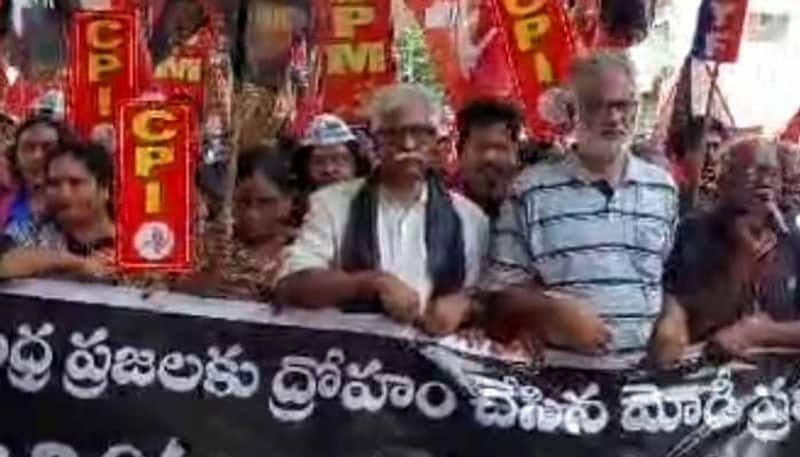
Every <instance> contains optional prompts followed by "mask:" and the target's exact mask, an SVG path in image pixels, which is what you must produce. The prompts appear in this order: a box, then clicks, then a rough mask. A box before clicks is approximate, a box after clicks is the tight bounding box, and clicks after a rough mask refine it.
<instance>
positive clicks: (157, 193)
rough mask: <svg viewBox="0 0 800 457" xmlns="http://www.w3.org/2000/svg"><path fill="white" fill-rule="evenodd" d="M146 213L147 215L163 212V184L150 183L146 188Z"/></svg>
mask: <svg viewBox="0 0 800 457" xmlns="http://www.w3.org/2000/svg"><path fill="white" fill-rule="evenodd" d="M144 195H145V198H144V211H145V213H147V214H154V213H160V212H161V183H160V182H158V181H150V182H148V183H147V184H146V185H145V186H144Z"/></svg>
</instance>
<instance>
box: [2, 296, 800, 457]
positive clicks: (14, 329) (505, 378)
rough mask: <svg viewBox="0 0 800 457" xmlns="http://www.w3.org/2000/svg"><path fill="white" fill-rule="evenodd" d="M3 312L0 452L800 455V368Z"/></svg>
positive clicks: (290, 328) (65, 311)
mask: <svg viewBox="0 0 800 457" xmlns="http://www.w3.org/2000/svg"><path fill="white" fill-rule="evenodd" d="M0 303H2V306H1V307H0V313H2V319H0V322H2V324H0V334H1V336H0V362H1V363H2V364H1V365H0V404H1V405H2V408H3V410H4V414H3V415H2V419H0V445H2V447H0V455H13V456H28V455H30V456H36V457H66V456H70V457H72V456H104V457H111V456H163V457H179V456H183V455H186V456H190V455H191V456H356V457H362V456H363V457H372V456H459V457H461V456H513V455H531V456H538V455H542V456H584V455H585V456H592V457H598V456H670V457H679V456H707V455H713V456H734V455H736V456H738V455H747V456H779V455H780V456H783V455H785V456H792V457H794V456H797V455H798V451H800V433H798V422H800V385H798V366H799V365H798V361H800V358H795V357H791V356H788V355H782V356H781V355H770V356H764V357H762V358H760V359H759V361H758V362H757V363H756V364H754V365H752V366H747V365H741V364H740V365H730V366H725V367H710V366H695V367H692V368H686V369H684V370H682V371H681V372H674V373H658V374H655V373H648V372H645V371H641V370H637V369H636V368H635V367H629V368H627V369H619V370H581V369H577V368H565V367H563V366H562V367H560V368H556V367H551V368H546V369H541V370H535V369H533V368H531V367H529V366H527V365H525V364H521V363H514V362H512V361H509V360H505V359H502V358H496V357H490V356H488V355H487V354H483V355H481V354H476V353H470V352H468V351H465V350H462V349H463V346H461V345H459V343H458V341H457V340H456V339H454V338H451V339H448V340H443V341H431V340H426V339H424V338H420V337H419V336H418V335H416V334H413V332H411V331H410V330H408V329H405V328H400V327H396V326H394V325H393V324H391V323H388V322H386V321H385V320H384V319H383V318H382V317H380V316H342V315H340V314H338V313H336V312H333V311H325V312H319V313H308V312H297V311H285V312H283V313H280V314H275V313H274V311H273V310H272V309H271V308H269V307H268V306H266V305H260V304H255V303H242V302H225V301H214V300H202V299H197V298H193V297H186V296H180V295H174V294H167V293H162V294H157V295H154V296H151V297H149V298H147V299H145V298H143V297H142V296H141V293H140V292H138V291H136V290H130V289H122V288H113V287H107V286H98V285H77V284H73V283H63V282H55V281H26V282H19V283H13V284H9V285H7V286H6V287H5V288H4V289H3V290H2V291H0ZM575 360H579V359H575ZM579 364H581V362H579ZM562 365H563V364H562Z"/></svg>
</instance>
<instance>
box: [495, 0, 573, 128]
mask: <svg viewBox="0 0 800 457" xmlns="http://www.w3.org/2000/svg"><path fill="white" fill-rule="evenodd" d="M487 1H489V2H491V3H492V4H493V5H494V12H495V14H497V17H498V19H499V20H498V23H499V24H500V25H501V27H502V32H503V34H504V36H505V41H506V44H507V46H508V56H509V57H510V62H509V64H510V65H513V68H514V73H515V75H516V83H517V86H518V89H517V92H518V93H519V95H520V99H521V101H522V104H523V107H524V110H525V118H526V121H527V124H528V127H529V128H530V130H531V134H532V135H533V136H537V137H541V136H546V135H548V134H550V133H551V130H552V126H550V125H549V124H548V123H547V122H546V121H544V120H543V119H542V118H541V116H540V114H539V108H538V106H539V97H540V96H541V95H542V94H543V93H544V92H545V91H546V90H547V89H549V88H551V87H553V86H555V85H557V84H559V83H561V82H563V81H564V80H566V79H567V77H568V76H569V67H570V63H571V62H572V59H573V57H574V54H575V41H574V37H573V35H572V30H571V28H570V24H569V21H568V19H567V16H566V12H565V11H564V8H563V6H562V5H561V2H560V1H559V0H487Z"/></svg>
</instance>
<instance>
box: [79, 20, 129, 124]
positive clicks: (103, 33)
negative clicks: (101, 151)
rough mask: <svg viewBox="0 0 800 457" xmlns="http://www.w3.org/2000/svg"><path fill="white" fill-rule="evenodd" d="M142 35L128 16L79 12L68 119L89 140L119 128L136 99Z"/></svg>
mask: <svg viewBox="0 0 800 457" xmlns="http://www.w3.org/2000/svg"><path fill="white" fill-rule="evenodd" d="M138 47H139V32H138V29H137V21H136V15H135V14H134V13H133V12H126V11H79V12H76V13H75V15H74V17H73V22H72V41H71V52H70V77H69V79H70V83H69V93H68V97H67V98H68V100H69V108H68V113H69V118H70V119H71V121H72V123H73V124H74V125H75V127H76V128H77V129H78V131H79V132H81V133H82V134H84V135H91V134H92V132H93V130H95V129H97V128H98V126H110V127H113V126H114V124H115V115H116V114H117V112H118V110H119V107H120V106H122V103H123V102H124V101H126V100H129V99H131V98H133V97H135V96H136V95H137V82H138V81H137V79H138V76H139V74H138V54H137V53H138Z"/></svg>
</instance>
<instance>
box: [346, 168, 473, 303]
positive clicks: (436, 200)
mask: <svg viewBox="0 0 800 457" xmlns="http://www.w3.org/2000/svg"><path fill="white" fill-rule="evenodd" d="M426 185H427V186H428V201H427V204H426V207H425V247H426V249H427V257H428V274H429V275H430V277H431V279H432V280H433V297H440V296H443V295H447V294H451V293H454V292H457V291H458V290H460V289H461V288H462V286H463V284H464V278H465V276H466V272H465V263H466V262H465V254H464V232H463V227H462V224H463V223H462V221H461V218H460V217H459V215H458V213H457V212H456V209H455V207H454V205H453V201H452V199H451V198H450V194H449V193H448V192H447V189H445V187H444V184H443V183H442V181H441V179H440V178H439V177H438V176H436V175H435V174H434V173H429V174H428V177H427V179H426ZM378 187H379V186H378V182H377V179H376V177H375V176H374V175H373V176H372V177H370V178H369V179H368V180H367V182H366V183H365V184H364V186H363V187H362V188H361V190H359V192H358V194H356V196H355V198H354V199H353V201H352V203H351V204H350V215H349V218H348V221H347V227H346V229H345V234H344V239H343V241H342V269H343V270H344V271H347V272H358V271H368V270H379V269H380V264H381V261H380V249H379V244H378V231H377V222H378V191H379V188H378ZM420 298H422V299H424V298H425V297H420ZM344 309H345V310H346V311H351V312H381V310H382V307H381V305H380V304H379V303H353V304H350V305H348V306H346V307H345V308H344Z"/></svg>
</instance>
